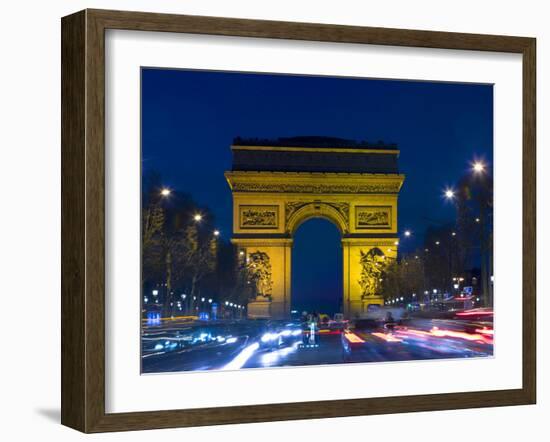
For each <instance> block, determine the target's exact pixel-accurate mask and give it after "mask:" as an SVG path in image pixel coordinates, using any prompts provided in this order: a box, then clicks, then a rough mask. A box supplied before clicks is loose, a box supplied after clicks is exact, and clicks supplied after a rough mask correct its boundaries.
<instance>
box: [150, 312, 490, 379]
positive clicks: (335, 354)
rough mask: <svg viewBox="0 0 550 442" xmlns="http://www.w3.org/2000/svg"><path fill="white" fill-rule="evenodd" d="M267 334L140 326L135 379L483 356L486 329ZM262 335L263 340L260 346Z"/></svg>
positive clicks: (419, 324)
mask: <svg viewBox="0 0 550 442" xmlns="http://www.w3.org/2000/svg"><path fill="white" fill-rule="evenodd" d="M290 325H293V326H294V328H289V329H288V331H285V330H286V329H285V326H284V325H283V326H280V325H279V326H278V328H277V329H276V330H271V329H269V328H266V322H264V321H247V320H242V321H232V322H210V323H201V322H188V321H177V320H175V321H166V322H163V323H160V324H156V325H153V326H151V325H149V326H144V327H143V331H142V373H163V372H177V371H204V370H237V369H242V368H268V367H283V366H308V365H324V364H343V363H361V362H362V363H366V362H386V361H408V360H422V359H448V358H471V357H489V356H492V354H493V330H492V324H490V323H486V322H461V321H452V320H429V319H416V320H412V321H411V322H409V323H407V324H406V325H405V326H402V327H397V328H395V329H393V330H388V329H384V328H380V329H365V330H360V329H356V330H351V331H349V332H345V333H344V334H342V333H341V332H339V331H335V330H333V331H329V330H323V329H321V330H316V333H315V334H314V335H313V337H312V336H311V335H310V334H309V333H308V329H307V327H304V330H303V331H302V329H301V328H297V327H296V324H289V326H290ZM266 336H267V337H268V338H269V339H267V340H266Z"/></svg>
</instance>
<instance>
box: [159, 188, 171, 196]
mask: <svg viewBox="0 0 550 442" xmlns="http://www.w3.org/2000/svg"><path fill="white" fill-rule="evenodd" d="M171 193H172V191H171V190H170V189H169V188H168V187H164V188H162V189H161V191H160V196H163V197H167V196H170V194H171Z"/></svg>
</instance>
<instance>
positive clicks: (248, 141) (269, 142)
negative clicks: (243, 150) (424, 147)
mask: <svg viewBox="0 0 550 442" xmlns="http://www.w3.org/2000/svg"><path fill="white" fill-rule="evenodd" d="M233 145H234V146H269V147H306V148H307V147H311V148H336V149H338V148H342V149H390V150H393V149H397V145H396V144H395V143H385V142H384V141H376V142H370V141H366V140H363V141H359V140H348V139H345V138H339V137H328V136H318V135H304V136H296V137H282V138H274V139H268V138H243V137H236V138H235V139H234V140H233Z"/></svg>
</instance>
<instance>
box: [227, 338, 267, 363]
mask: <svg viewBox="0 0 550 442" xmlns="http://www.w3.org/2000/svg"><path fill="white" fill-rule="evenodd" d="M258 348H260V344H258V343H257V342H254V344H250V345H249V346H248V347H246V348H244V349H243V350H242V351H241V352H240V353H239V354H238V355H237V356H235V359H233V360H232V361H231V362H230V363H229V364H227V365H225V366H224V367H223V368H222V370H239V369H240V368H242V367H243V365H244V364H246V361H248V360H249V359H250V357H251V356H252V355H253V354H254V352H255V351H256V350H258Z"/></svg>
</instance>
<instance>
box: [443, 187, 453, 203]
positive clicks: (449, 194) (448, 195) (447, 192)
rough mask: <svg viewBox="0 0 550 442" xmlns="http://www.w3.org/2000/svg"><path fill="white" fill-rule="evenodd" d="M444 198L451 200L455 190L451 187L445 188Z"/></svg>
mask: <svg viewBox="0 0 550 442" xmlns="http://www.w3.org/2000/svg"><path fill="white" fill-rule="evenodd" d="M444 195H445V198H447V199H448V200H452V199H453V198H454V197H455V191H454V190H453V189H451V188H448V189H445V193H444Z"/></svg>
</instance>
